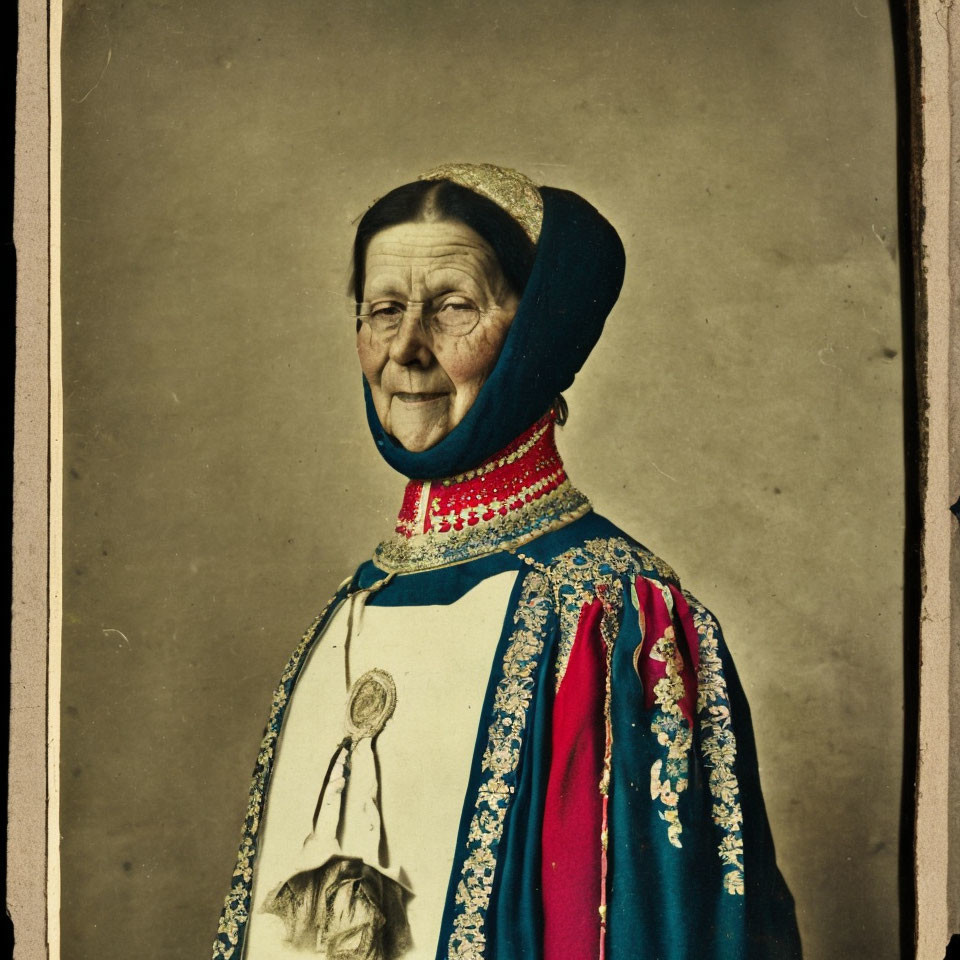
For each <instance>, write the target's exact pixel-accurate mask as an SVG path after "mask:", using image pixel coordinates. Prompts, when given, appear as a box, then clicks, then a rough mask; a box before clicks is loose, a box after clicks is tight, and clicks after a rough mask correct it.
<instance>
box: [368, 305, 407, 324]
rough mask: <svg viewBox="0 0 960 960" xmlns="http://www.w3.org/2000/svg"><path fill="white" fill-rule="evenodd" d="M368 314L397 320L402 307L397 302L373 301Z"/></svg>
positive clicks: (401, 312)
mask: <svg viewBox="0 0 960 960" xmlns="http://www.w3.org/2000/svg"><path fill="white" fill-rule="evenodd" d="M370 316H371V317H379V318H380V319H381V320H399V319H400V318H401V317H402V316H403V307H401V306H400V304H399V303H375V304H373V306H371V308H370Z"/></svg>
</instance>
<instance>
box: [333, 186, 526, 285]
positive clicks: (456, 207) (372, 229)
mask: <svg viewBox="0 0 960 960" xmlns="http://www.w3.org/2000/svg"><path fill="white" fill-rule="evenodd" d="M428 210H432V211H435V213H436V217H437V219H439V220H459V221H460V223H463V224H465V225H466V226H468V227H469V228H470V229H471V230H473V231H474V232H475V233H477V234H479V235H480V236H481V237H482V238H483V239H484V240H485V241H486V242H487V243H488V244H490V246H491V248H492V249H493V252H494V254H496V257H497V261H498V263H499V264H500V269H501V270H502V271H503V275H504V277H505V278H506V281H507V283H508V284H509V286H510V289H511V290H512V291H513V293H515V294H516V295H517V296H518V297H520V296H522V295H523V289H524V287H525V286H526V285H527V280H528V279H529V277H530V271H531V270H532V269H533V261H534V258H535V257H536V253H537V251H536V247H534V245H533V241H532V240H531V239H530V238H529V237H528V236H527V235H526V233H525V232H524V230H523V227H521V226H520V224H519V223H517V221H516V220H514V219H513V217H511V216H510V214H509V213H507V212H506V210H503V209H501V208H500V207H499V206H497V204H495V203H494V202H493V201H492V200H488V199H487V198H486V197H482V196H480V194H478V193H474V192H473V191H472V190H468V189H467V188H466V187H461V186H459V185H458V184H456V183H451V181H449V180H417V181H416V182H414V183H407V184H404V185H403V186H402V187H397V188H396V189H395V190H391V191H390V192H389V193H388V194H387V195H386V196H384V197H381V198H380V199H379V200H378V201H377V202H376V203H375V204H374V205H373V206H372V207H371V208H370V209H369V210H368V211H367V212H366V213H365V214H364V215H363V217H361V219H360V223H359V224H358V226H357V236H356V239H355V240H354V241H353V279H352V283H351V287H352V288H353V290H352V293H353V296H354V298H355V299H356V301H357V303H360V301H361V300H363V282H364V265H365V261H366V257H367V245H368V244H369V243H370V241H371V239H372V238H373V237H374V236H375V235H376V234H378V233H379V232H380V231H381V230H386V229H387V227H395V226H397V224H400V223H413V222H416V221H418V220H422V219H424V214H425V213H426V212H427V211H428Z"/></svg>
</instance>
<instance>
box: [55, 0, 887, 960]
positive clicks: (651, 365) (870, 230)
mask: <svg viewBox="0 0 960 960" xmlns="http://www.w3.org/2000/svg"><path fill="white" fill-rule="evenodd" d="M62 68H63V87H62V110H63V171H62V210H63V224H62V227H63V245H62V294H63V319H62V339H63V367H64V461H65V480H64V484H65V487H64V503H63V511H64V518H63V525H64V571H63V573H64V630H63V650H62V655H63V686H62V697H61V710H62V810H61V818H62V823H61V832H62V836H63V839H62V874H63V882H62V944H63V946H62V956H63V957H64V958H70V960H73V958H78V960H79V958H87V957H97V958H98V960H113V958H120V957H122V956H129V955H130V954H131V953H132V954H140V953H142V954H144V955H149V956H151V957H158V958H179V957H186V956H194V955H200V956H204V955H205V954H206V953H207V952H208V950H209V943H210V941H211V940H212V937H213V933H214V931H215V929H216V922H217V915H218V912H219V908H220V903H221V901H222V897H223V894H224V893H225V892H226V890H227V887H228V884H229V878H230V873H231V870H232V866H233V858H234V854H235V848H236V844H237V841H238V839H239V829H240V824H241V819H242V816H243V812H244V809H245V806H246V793H247V788H248V777H249V774H250V771H251V769H252V765H253V761H254V758H255V754H256V750H257V745H258V743H259V738H260V734H261V731H262V725H263V721H264V719H265V717H266V711H267V707H268V705H269V700H270V695H271V692H272V688H273V686H274V685H275V683H276V680H277V679H278V677H279V674H280V671H281V669H282V666H283V664H284V662H285V659H286V657H287V655H288V654H289V652H290V650H291V649H292V648H293V646H294V645H295V643H296V641H297V639H298V638H299V635H300V633H301V632H302V630H303V628H304V627H305V626H306V625H307V624H308V623H309V622H310V620H311V619H312V617H313V616H314V615H315V613H316V612H317V611H318V610H319V608H320V607H321V606H322V605H323V604H324V603H325V601H326V599H327V597H328V595H329V594H330V593H331V592H332V591H333V589H334V588H335V587H336V585H337V584H338V583H339V582H340V580H342V579H343V578H344V577H345V576H347V575H348V574H349V573H350V572H351V571H352V569H353V568H354V567H355V566H356V564H358V563H359V562H360V561H362V560H364V559H365V558H366V557H367V556H369V554H370V551H371V549H372V547H373V545H374V544H375V543H376V542H377V541H378V540H379V539H380V538H381V537H383V536H384V535H386V533H388V532H389V530H390V529H391V528H392V518H393V516H394V514H395V511H396V508H397V507H398V506H399V499H400V493H401V490H402V486H403V480H402V478H400V477H398V476H397V475H395V474H392V473H391V471H390V470H389V468H387V467H386V466H385V465H384V464H383V463H382V462H381V461H380V460H379V458H378V456H377V454H376V452H375V451H374V449H373V446H372V444H371V442H370V440H369V437H368V435H367V432H366V426H365V423H364V419H363V409H362V398H361V390H360V377H359V371H358V369H357V366H356V360H355V356H354V352H353V344H352V330H351V324H350V322H349V320H348V319H347V317H348V313H347V310H346V309H345V307H346V305H347V300H346V298H345V296H344V294H345V291H346V282H347V274H348V262H347V260H348V258H347V254H348V248H349V245H350V242H351V234H352V224H353V223H354V222H355V220H356V219H357V217H358V216H359V215H360V214H362V212H363V211H364V209H365V208H366V207H367V205H368V204H369V203H370V202H371V201H372V200H373V199H374V198H376V197H377V196H379V195H381V194H383V193H384V192H386V191H387V190H389V189H390V188H391V187H393V186H396V185H398V184H399V183H402V182H406V181H408V180H410V179H413V178H415V176H416V175H417V173H419V172H421V171H422V170H425V169H428V168H429V167H431V166H434V165H435V164H437V163H439V162H442V161H445V160H457V159H465V160H476V161H490V162H495V163H501V164H505V165H508V166H514V167H516V168H518V169H520V170H522V171H524V172H525V173H527V174H529V175H530V176H532V177H533V178H534V179H536V180H538V181H539V182H542V183H547V184H550V185H553V186H561V187H566V188H569V189H573V190H575V191H577V192H579V193H582V194H583V195H584V196H586V197H587V198H588V199H589V200H590V201H591V202H593V203H594V204H595V205H596V206H597V207H598V208H599V209H600V210H601V211H602V212H603V213H604V214H605V215H606V216H607V217H608V218H609V219H610V220H611V221H612V222H613V224H614V225H615V226H616V227H617V229H618V230H619V232H620V234H621V236H622V237H623V240H624V244H625V246H626V250H627V276H626V282H625V286H624V291H623V294H622V296H621V299H620V301H619V303H618V305H617V307H616V308H615V310H614V312H613V314H612V316H611V318H610V320H609V321H608V326H607V330H606V332H605V334H604V337H603V339H602V340H601V342H600V344H599V345H598V347H597V349H596V350H595V351H594V354H593V356H592V357H591V359H590V360H589V362H588V364H587V366H586V367H585V369H584V371H583V373H582V374H581V375H580V377H579V378H578V380H577V383H576V384H575V386H574V387H573V389H572V390H571V391H570V392H569V395H568V400H569V402H570V407H571V418H570V423H569V424H568V425H567V426H566V427H565V428H564V429H563V431H562V432H561V436H560V446H561V451H562V452H563V453H564V456H565V459H566V462H567V467H568V470H569V472H570V474H571V477H572V479H573V481H574V482H575V483H576V484H577V485H578V486H579V487H580V488H581V489H583V490H584V491H585V492H586V493H587V494H588V495H590V496H591V498H592V499H593V501H594V504H595V506H596V507H597V509H598V510H599V511H600V512H601V513H603V514H605V515H606V516H608V517H609V518H610V519H612V520H613V521H614V522H616V523H617V524H619V525H620V526H622V527H624V528H625V529H626V530H627V531H628V532H629V533H630V534H632V535H633V536H635V537H637V538H638V539H640V540H642V541H643V542H644V543H645V544H646V545H647V546H649V547H651V548H652V549H654V550H655V551H657V552H658V553H660V554H661V555H662V556H664V557H665V558H666V559H667V560H668V561H669V562H670V563H671V564H672V565H673V566H674V567H675V568H676V569H677V570H678V572H679V573H680V575H681V577H682V578H683V579H684V582H685V583H686V584H687V585H688V586H689V587H690V588H691V589H692V590H694V591H695V592H696V593H697V595H698V596H699V597H700V599H702V600H703V601H704V602H705V603H707V604H708V605H709V606H710V607H711V608H712V609H713V610H714V611H715V612H716V613H717V614H718V616H719V618H720V620H721V622H722V623H723V624H724V628H725V632H726V635H727V637H728V640H729V644H730V647H731V650H732V652H733V655H734V657H735V659H736V661H737V666H738V668H739V671H740V673H741V676H742V678H743V681H744V685H745V687H746V689H747V693H748V695H749V698H750V702H751V707H752V710H753V716H754V723H755V727H756V731H757V740H758V750H759V757H760V764H761V775H762V779H763V783H764V791H765V796H766V798H767V805H768V809H769V814H770V819H771V824H772V828H773V832H774V837H775V839H776V842H777V851H778V859H779V862H780V865H781V868H782V870H783V872H784V874H785V876H786V879H787V882H788V884H789V885H790V887H791V889H792V891H793V893H794V895H795V897H796V900H797V907H798V915H799V921H800V927H801V933H802V935H803V938H804V945H805V955H806V957H807V958H808V960H828V958H829V960H833V958H837V960H840V958H847V957H854V956H872V957H877V958H880V960H886V958H890V960H892V958H894V957H896V956H897V955H898V938H897V885H896V875H897V859H896V855H897V824H898V816H899V780H900V755H901V753H900V737H901V722H902V699H901V670H900V662H901V619H900V616H901V606H900V592H901V568H902V556H903V549H902V516H903V510H902V499H903V455H902V425H901V366H900V348H901V345H900V314H899V299H898V298H899V292H898V265H897V249H896V196H895V186H896V183H895V143H894V136H895V113H894V85H893V57H892V49H891V39H890V26H889V21H888V16H887V11H886V4H885V2H883V0H850V2H846V0H829V2H827V0H808V2H806V3H803V4H796V3H794V2H788V0H763V2H760V0H755V2H746V3H739V4H737V6H736V7H733V6H731V5H730V4H727V3H720V2H719V0H690V2H688V3H686V4H684V5H682V6H679V5H676V4H674V3H673V2H672V0H669V2H668V0H644V2H637V0H620V2H614V0H599V2H594V3H591V4H589V5H588V4H580V3H577V2H574V0H550V2H544V3H540V2H534V0H524V2H521V3H517V2H516V0H514V2H510V3H508V2H505V0H486V2H485V3H483V4H478V3H467V2H458V0H452V2H451V0H443V2H441V0H404V2H399V0H379V2H369V0H353V2H350V3H347V2H338V3H334V2H329V3H327V2H325V3H316V2H312V0H310V2H308V0H295V2H289V3H285V4H282V5H281V4H274V5H267V4H264V3H256V2H253V0H230V2H219V3H212V2H205V3H193V4H186V3H182V2H173V0H89V2H76V0H72V2H67V3H65V4H64V15H63V60H62Z"/></svg>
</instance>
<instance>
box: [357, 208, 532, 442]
mask: <svg viewBox="0 0 960 960" xmlns="http://www.w3.org/2000/svg"><path fill="white" fill-rule="evenodd" d="M363 299H364V301H365V302H367V303H370V304H375V305H380V304H384V303H389V302H390V301H393V302H395V303H396V304H398V305H399V306H400V307H401V308H402V307H405V306H406V305H407V303H410V304H411V306H410V308H409V309H408V310H406V312H405V315H404V318H403V320H402V322H401V323H400V326H399V328H398V329H397V330H396V331H395V332H394V333H391V334H388V335H378V334H377V333H375V332H374V331H373V330H372V329H371V325H370V324H369V323H361V324H360V329H359V330H358V331H357V353H358V354H359V355H360V367H361V369H362V370H363V373H364V376H365V377H366V378H367V382H368V383H369V384H370V392H371V394H372V396H373V403H374V406H375V408H376V411H377V416H378V417H379V418H380V423H381V425H382V426H383V428H384V430H386V432H387V433H388V434H390V436H392V437H393V438H394V439H396V440H397V442H398V443H400V444H401V445H402V446H403V447H405V448H406V449H407V450H411V451H413V452H415V453H416V452H419V451H421V450H427V449H429V448H430V447H432V446H434V445H435V444H437V443H439V442H440V441H441V440H442V439H443V438H444V437H445V436H446V435H447V434H448V433H449V432H450V431H451V430H452V429H453V428H454V427H455V426H456V425H457V424H458V423H459V422H460V421H461V420H462V419H463V418H464V416H465V414H466V412H467V411H468V410H469V409H470V407H471V406H472V405H473V402H474V400H476V398H477V394H478V393H479V392H480V388H481V387H482V386H483V384H484V381H485V380H486V379H487V377H488V376H489V375H490V372H491V371H492V370H493V367H494V365H495V364H496V362H497V357H498V356H499V355H500V348H501V347H502V346H503V341H504V340H505V339H506V336H507V331H508V329H509V328H510V323H511V321H512V320H513V315H514V313H515V312H516V309H517V303H518V298H517V296H516V294H514V293H513V292H512V291H511V290H510V287H509V286H508V284H507V282H506V280H505V279H504V276H503V272H502V271H501V269H500V264H499V263H498V262H497V258H496V255H495V254H494V252H493V250H492V248H491V247H490V245H489V244H488V243H487V242H486V241H485V240H484V239H483V238H482V237H481V236H479V234H477V233H476V232H474V231H473V230H471V229H470V228H469V227H468V226H466V225H465V224H462V223H460V222H458V221H447V220H437V221H428V222H422V223H421V222H417V223H402V224H398V225H397V226H394V227H388V228H387V229H385V230H381V231H380V233H378V234H376V235H375V236H374V237H373V238H372V239H371V240H370V243H369V244H368V246H367V259H366V264H365V269H364V287H363ZM441 303H447V304H455V305H459V304H463V305H464V306H467V305H470V304H472V305H473V306H474V307H476V308H477V309H478V310H479V312H480V320H479V322H478V323H477V325H476V327H474V328H473V330H471V331H470V332H469V333H467V334H464V335H463V336H450V335H445V334H442V333H439V332H436V331H433V330H431V329H430V328H429V327H428V326H427V325H426V324H422V323H421V320H420V318H421V310H428V311H429V310H431V309H436V308H437V307H438V306H439V305H440V304H441ZM421 304H422V305H423V306H422V307H421ZM425 327H426V329H425Z"/></svg>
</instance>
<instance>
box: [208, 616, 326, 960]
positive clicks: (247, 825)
mask: <svg viewBox="0 0 960 960" xmlns="http://www.w3.org/2000/svg"><path fill="white" fill-rule="evenodd" d="M332 606H333V601H332V600H331V602H330V603H328V604H327V606H326V607H324V609H323V611H322V612H321V614H320V616H318V617H317V618H316V620H314V621H313V623H312V624H311V625H310V627H309V629H308V630H307V632H306V633H305V634H304V635H303V638H302V639H301V640H300V643H299V644H298V645H297V648H296V650H294V651H293V654H292V656H291V657H290V659H289V660H288V661H287V665H286V667H285V668H284V671H283V675H282V676H281V678H280V685H279V686H278V687H277V689H276V691H275V692H274V694H273V702H272V703H271V705H270V715H269V717H268V718H267V727H266V731H265V732H264V735H263V740H262V741H261V742H260V752H259V754H258V755H257V763H256V766H255V767H254V771H253V783H252V784H251V786H250V799H249V802H248V803H247V815H246V818H245V819H244V821H243V834H242V836H241V840H240V851H239V853H238V854H237V863H236V866H235V867H234V870H233V884H232V886H231V888H230V892H229V893H228V894H227V897H226V899H225V900H224V904H223V911H222V912H221V914H220V923H219V926H218V927H217V939H216V940H215V941H214V943H213V960H217V958H223V960H230V958H232V957H234V956H235V954H236V951H237V947H238V945H239V943H240V939H241V936H242V934H243V930H244V927H245V926H246V923H247V920H248V918H249V915H250V893H251V884H252V880H253V861H254V859H255V858H256V855H257V836H258V834H259V832H260V823H261V818H262V816H263V802H264V796H265V791H266V785H267V781H268V780H269V778H270V771H271V769H272V768H273V759H274V754H275V752H276V745H277V737H278V736H279V734H280V726H281V723H282V721H283V713H284V710H285V709H286V706H287V701H288V700H289V699H290V694H291V693H292V692H293V684H294V681H295V679H296V676H297V674H298V673H299V670H300V666H301V664H302V663H303V660H304V657H305V655H306V653H307V652H308V650H309V649H310V647H311V646H312V645H313V642H314V641H315V640H316V639H317V636H318V635H319V633H320V627H321V626H322V625H323V623H324V622H325V621H326V619H327V614H328V613H329V612H330V609H331V607H332Z"/></svg>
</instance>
